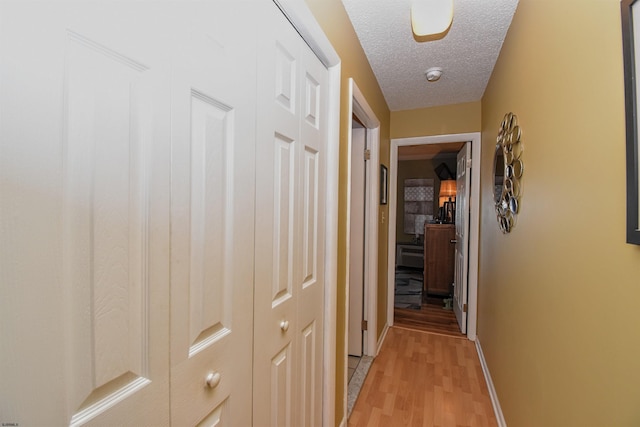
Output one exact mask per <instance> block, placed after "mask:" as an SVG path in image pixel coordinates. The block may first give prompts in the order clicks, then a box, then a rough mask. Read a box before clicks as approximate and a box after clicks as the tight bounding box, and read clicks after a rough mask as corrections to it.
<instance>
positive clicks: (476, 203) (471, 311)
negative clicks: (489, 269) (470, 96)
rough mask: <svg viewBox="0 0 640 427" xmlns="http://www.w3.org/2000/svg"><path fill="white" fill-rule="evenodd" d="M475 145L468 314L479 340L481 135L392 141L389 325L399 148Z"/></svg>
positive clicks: (470, 327) (469, 330) (469, 325)
mask: <svg viewBox="0 0 640 427" xmlns="http://www.w3.org/2000/svg"><path fill="white" fill-rule="evenodd" d="M465 141H470V142H471V193H470V195H469V196H470V197H469V209H470V222H469V294H468V302H467V307H468V312H467V338H469V339H470V340H471V341H475V339H476V328H477V321H478V315H477V314H478V248H479V243H480V240H479V231H480V153H481V138H480V132H472V133H459V134H450V135H433V136H420V137H414V138H397V139H392V140H391V152H390V161H389V169H390V170H389V248H388V251H389V252H388V258H387V259H388V266H387V268H388V272H387V289H388V297H387V300H388V304H387V322H388V323H389V325H390V326H391V325H393V298H394V283H395V260H396V206H397V189H396V188H397V182H398V147H401V146H406V145H425V144H442V143H446V142H465Z"/></svg>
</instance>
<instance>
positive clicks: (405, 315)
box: [393, 297, 464, 337]
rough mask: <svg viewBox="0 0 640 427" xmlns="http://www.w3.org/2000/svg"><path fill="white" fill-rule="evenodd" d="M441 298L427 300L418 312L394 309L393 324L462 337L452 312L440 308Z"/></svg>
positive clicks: (407, 309)
mask: <svg viewBox="0 0 640 427" xmlns="http://www.w3.org/2000/svg"><path fill="white" fill-rule="evenodd" d="M442 306H443V303H442V298H431V297H430V298H429V299H428V300H427V301H426V302H424V303H423V304H422V307H421V308H420V309H419V310H414V309H410V308H395V309H394V319H393V324H394V325H396V326H402V327H406V328H409V329H418V330H421V331H426V332H437V333H439V334H445V335H451V336H456V337H464V335H463V334H462V333H461V332H460V327H459V326H458V321H457V320H456V315H455V314H454V313H453V310H444V309H443V308H442Z"/></svg>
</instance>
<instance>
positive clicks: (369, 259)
mask: <svg viewBox="0 0 640 427" xmlns="http://www.w3.org/2000/svg"><path fill="white" fill-rule="evenodd" d="M349 100H350V102H349V117H353V116H356V117H357V118H358V120H360V121H361V122H362V124H363V125H364V127H365V129H366V140H367V148H368V149H369V151H370V152H371V158H370V160H369V161H368V162H367V164H366V167H365V176H366V178H365V179H366V186H367V187H366V189H365V191H366V195H365V208H364V209H365V213H366V215H367V217H366V218H365V225H364V226H365V229H364V240H365V241H364V266H365V269H364V301H365V303H364V307H363V314H364V320H366V321H367V322H368V325H367V332H366V333H365V334H364V336H363V345H362V352H363V354H364V355H365V356H375V354H376V351H377V347H378V345H377V340H378V337H377V333H376V332H377V324H376V321H377V318H378V317H377V304H378V294H377V291H376V290H377V283H378V256H377V255H378V197H379V187H378V184H377V183H378V179H379V168H378V167H377V165H378V164H379V161H380V121H379V120H378V118H377V117H376V115H375V113H374V112H373V110H372V109H371V107H370V106H369V104H368V103H367V100H366V99H365V97H364V95H363V94H362V92H361V91H360V89H359V88H358V85H357V84H356V82H355V81H354V80H353V79H352V78H350V79H349ZM351 123H352V122H351V121H349V129H348V136H349V137H348V142H347V144H348V147H347V150H348V153H349V159H348V168H349V170H348V171H347V177H348V178H347V179H348V183H347V192H348V194H347V230H348V231H347V253H349V249H350V248H351V242H350V238H349V235H350V233H349V231H350V230H351V219H350V218H351V202H350V200H351V162H352V159H351V144H352V141H351V133H352V130H353V129H352V127H351ZM348 293H349V278H347V295H348ZM346 316H347V318H348V317H349V306H348V305H347V313H346ZM347 338H348V333H345V345H346V343H347ZM346 357H347V354H346V353H345V360H346Z"/></svg>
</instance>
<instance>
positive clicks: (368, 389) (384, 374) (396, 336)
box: [348, 327, 497, 427]
mask: <svg viewBox="0 0 640 427" xmlns="http://www.w3.org/2000/svg"><path fill="white" fill-rule="evenodd" d="M348 426H349V427H359V426H371V427H376V426H385V427H387V426H425V427H436V426H437V427H457V426H461V427H463V426H469V427H479V426H487V427H496V426H497V421H496V418H495V415H494V413H493V407H492V405H491V400H490V398H489V392H488V390H487V386H486V383H485V380H484V377H483V375H482V368H481V366H480V361H479V359H478V356H477V354H476V352H475V347H474V344H473V343H472V342H471V341H468V340H466V339H460V338H457V337H452V336H445V335H439V334H434V333H427V332H422V331H416V330H409V329H404V328H398V327H391V328H390V329H389V332H388V334H387V338H386V340H385V342H384V345H383V347H382V349H381V351H380V354H379V355H378V357H377V358H376V359H375V360H374V361H373V363H372V365H371V369H370V370H369V375H368V376H367V378H366V380H365V382H364V385H363V387H362V390H361V392H360V396H359V397H358V400H357V401H356V404H355V406H354V408H353V412H352V413H351V417H350V418H349V422H348Z"/></svg>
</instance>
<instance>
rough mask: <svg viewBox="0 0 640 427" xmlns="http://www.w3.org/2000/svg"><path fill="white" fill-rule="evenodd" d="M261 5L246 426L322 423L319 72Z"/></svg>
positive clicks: (275, 13) (323, 81)
mask: <svg viewBox="0 0 640 427" xmlns="http://www.w3.org/2000/svg"><path fill="white" fill-rule="evenodd" d="M268 3H271V2H265V3H264V10H261V11H260V15H261V16H262V18H263V20H264V22H267V23H268V25H267V26H265V27H264V28H263V32H262V33H261V35H260V45H259V49H258V101H257V106H258V111H259V112H260V113H259V114H258V117H257V123H258V125H257V126H258V134H257V135H258V137H257V156H256V160H257V161H256V208H257V210H258V213H257V215H256V242H255V247H256V252H255V254H256V255H255V325H254V337H255V338H254V399H253V408H254V419H255V420H259V422H260V423H262V424H269V425H272V426H311V425H321V424H322V376H321V375H322V365H323V304H324V285H325V283H324V281H325V279H324V273H323V272H324V267H323V266H324V216H323V212H324V205H325V201H324V193H325V191H324V186H325V184H324V183H325V169H326V164H325V163H326V161H325V158H324V157H325V141H326V130H325V129H326V117H327V111H326V103H327V99H326V98H327V96H326V94H327V87H326V86H327V77H326V75H327V71H326V69H325V68H324V67H323V66H322V64H321V63H320V61H319V60H318V59H317V58H316V57H315V55H313V53H312V52H311V51H310V49H309V48H308V46H307V45H306V44H305V43H304V42H303V41H302V39H301V38H300V36H299V35H298V34H297V32H296V31H295V30H294V29H293V27H292V26H291V25H290V24H289V22H288V21H287V20H286V18H285V17H284V16H283V15H282V13H281V12H280V11H279V10H278V9H277V8H276V7H275V6H274V5H273V4H268ZM261 7H262V6H261Z"/></svg>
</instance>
